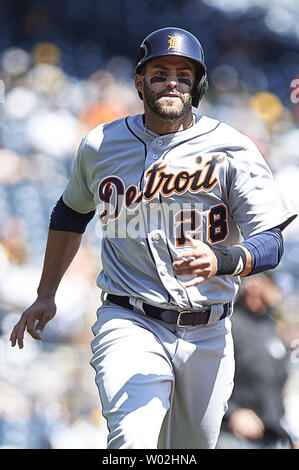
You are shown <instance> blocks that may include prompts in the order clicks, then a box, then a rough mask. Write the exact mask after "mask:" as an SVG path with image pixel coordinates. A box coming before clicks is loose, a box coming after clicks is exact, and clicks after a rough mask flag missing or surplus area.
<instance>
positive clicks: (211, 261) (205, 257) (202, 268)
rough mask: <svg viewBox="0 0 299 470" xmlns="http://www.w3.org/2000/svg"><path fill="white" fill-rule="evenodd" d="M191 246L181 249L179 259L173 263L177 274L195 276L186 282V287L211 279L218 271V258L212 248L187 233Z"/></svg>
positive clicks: (186, 236)
mask: <svg viewBox="0 0 299 470" xmlns="http://www.w3.org/2000/svg"><path fill="white" fill-rule="evenodd" d="M185 239H186V241H187V243H188V244H189V245H190V248H189V247H188V248H186V249H184V250H181V251H180V254H179V259H178V260H176V261H174V263H173V264H172V267H173V272H174V274H175V275H176V276H182V275H189V276H190V275H192V276H195V277H194V278H193V279H191V280H190V281H187V282H185V283H184V286H185V287H191V286H195V285H197V284H200V283H201V282H203V281H207V280H208V279H211V277H213V276H215V274H216V273H217V267H218V266H217V258H216V256H215V255H214V253H213V251H212V250H211V248H210V247H209V246H208V245H207V244H206V243H203V242H202V241H200V240H194V238H192V237H190V235H187V234H186V235H185Z"/></svg>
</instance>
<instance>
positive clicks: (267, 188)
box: [63, 115, 295, 310]
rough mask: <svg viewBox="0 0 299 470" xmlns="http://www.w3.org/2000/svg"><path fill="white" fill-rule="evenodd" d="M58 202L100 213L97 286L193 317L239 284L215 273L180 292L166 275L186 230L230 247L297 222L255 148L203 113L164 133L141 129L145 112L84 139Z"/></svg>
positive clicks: (229, 296)
mask: <svg viewBox="0 0 299 470" xmlns="http://www.w3.org/2000/svg"><path fill="white" fill-rule="evenodd" d="M63 200H64V202H65V204H67V205H68V206H69V207H70V208H72V209H74V210H75V211H78V212H80V213H87V212H89V211H91V210H93V209H94V208H97V213H98V215H99V217H100V220H101V221H102V223H103V235H104V236H103V240H102V246H101V250H102V253H101V259H102V271H101V273H100V274H99V276H98V279H97V285H98V286H99V288H100V289H102V290H103V291H104V292H107V293H112V294H116V295H126V296H130V297H132V298H136V299H141V300H143V301H145V302H147V303H150V304H152V305H158V306H160V307H166V306H167V307H168V308H169V305H173V308H177V307H179V308H182V309H183V308H191V309H195V310H196V309H200V308H202V307H203V306H206V305H213V304H225V303H227V302H230V301H231V300H232V299H233V297H234V296H235V294H236V292H237V290H238V285H239V282H240V280H239V278H238V277H233V276H215V277H213V278H212V279H210V280H207V281H205V282H202V283H201V284H199V285H197V286H193V287H188V288H185V287H184V286H183V283H182V281H185V280H186V279H187V278H186V276H184V277H177V276H175V275H174V273H173V270H172V263H173V261H174V260H175V259H177V256H178V253H179V251H180V250H181V249H182V247H185V245H184V243H185V239H184V233H186V232H188V233H190V234H192V235H193V236H194V237H197V238H199V239H201V240H202V241H204V242H205V243H207V244H209V245H210V246H223V247H229V246H232V245H234V244H237V243H238V242H240V241H241V240H242V239H247V238H248V237H250V236H252V235H254V234H257V233H259V232H261V231H263V230H266V229H270V228H273V227H275V226H277V225H279V224H282V223H287V222H290V221H291V220H292V219H293V218H294V217H295V214H294V212H293V211H292V209H291V208H289V207H288V205H287V204H286V202H285V201H284V199H283V197H282V195H281V194H280V192H279V188H278V187H277V186H276V185H275V183H274V181H273V177H272V174H271V171H270V169H269V168H268V166H267V164H266V162H265V160H264V158H263V157H262V155H261V154H260V152H259V151H258V149H257V148H256V146H255V145H254V143H253V142H252V141H251V140H250V139H249V138H248V137H247V136H245V135H243V134H242V133H240V132H238V131H237V130H235V129H233V128H232V127H230V126H228V125H226V124H224V123H222V122H219V121H217V120H214V119H211V118H208V117H205V116H201V117H199V118H198V120H197V122H196V124H194V125H193V126H192V127H190V128H188V129H186V130H184V131H180V132H176V133H171V134H165V135H158V134H155V133H154V132H151V131H149V130H148V129H146V128H145V127H144V124H143V117H142V115H135V116H130V117H128V118H123V119H119V120H117V121H114V122H112V123H109V124H104V125H100V126H98V127H96V128H95V129H93V130H92V131H91V132H89V133H88V134H87V135H86V136H85V138H84V139H83V140H82V142H81V145H80V148H79V150H78V154H77V158H76V160H75V162H74V166H73V170H72V173H71V177H70V180H69V183H68V185H67V188H66V190H65V192H64V194H63Z"/></svg>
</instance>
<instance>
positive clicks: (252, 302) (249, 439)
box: [217, 274, 299, 449]
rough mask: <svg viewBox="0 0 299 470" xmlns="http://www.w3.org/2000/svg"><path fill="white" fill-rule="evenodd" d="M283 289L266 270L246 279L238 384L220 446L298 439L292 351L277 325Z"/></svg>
mask: <svg viewBox="0 0 299 470" xmlns="http://www.w3.org/2000/svg"><path fill="white" fill-rule="evenodd" d="M280 302H281V293H280V290H279V289H278V287H277V286H276V284H275V283H274V282H273V280H272V279H271V277H270V276H269V275H266V274H261V275H258V276H252V277H249V278H247V279H245V280H244V283H243V286H242V289H241V291H240V296H239V300H238V302H237V305H236V306H235V311H234V314H233V316H232V331H233V338H234V343H235V361H236V370H235V385H234V389H233V393H232V396H231V398H230V400H229V402H228V410H227V412H226V414H225V417H224V420H223V424H222V431H221V434H220V437H219V441H218V445H217V447H218V448H221V449H232V448H233V449H265V448H266V449H285V448H290V447H291V446H294V447H295V446H297V445H298V444H299V435H298V436H293V435H292V433H291V431H290V429H288V425H287V423H286V419H285V409H284V394H283V393H284V386H285V384H286V381H287V377H288V360H289V357H288V354H287V350H286V348H285V346H284V344H283V342H282V341H281V339H280V337H279V335H278V333H277V327H276V320H275V312H276V309H277V307H278V306H279V304H280Z"/></svg>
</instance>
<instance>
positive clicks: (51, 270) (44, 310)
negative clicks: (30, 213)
mask: <svg viewBox="0 0 299 470" xmlns="http://www.w3.org/2000/svg"><path fill="white" fill-rule="evenodd" d="M81 238H82V233H78V232H70V231H61V230H49V233H48V240H47V246H46V252H45V257H44V265H43V270H42V275H41V280H40V283H39V286H38V289H37V299H36V300H35V302H34V303H33V304H32V305H31V306H30V307H29V308H28V309H27V310H25V311H24V312H23V313H22V315H21V318H20V320H19V321H18V322H17V323H16V325H15V326H14V328H13V330H12V333H11V336H10V341H11V346H15V345H16V344H18V346H19V348H20V349H22V348H23V345H24V333H25V331H26V330H27V331H28V333H29V334H30V335H31V336H32V338H34V339H37V340H41V333H42V331H43V330H44V328H45V326H46V324H47V323H48V322H49V321H50V320H51V319H52V318H53V317H54V316H55V314H56V304H55V294H56V291H57V288H58V286H59V284H60V281H61V279H62V277H63V275H64V274H65V272H66V271H67V269H68V267H69V266H70V264H71V262H72V261H73V259H74V257H75V255H76V253H77V251H78V249H79V246H80V243H81Z"/></svg>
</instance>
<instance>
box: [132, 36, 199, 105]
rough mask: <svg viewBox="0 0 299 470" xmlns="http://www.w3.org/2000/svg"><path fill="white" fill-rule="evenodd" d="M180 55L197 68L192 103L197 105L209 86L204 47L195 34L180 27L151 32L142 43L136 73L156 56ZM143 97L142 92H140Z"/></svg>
mask: <svg viewBox="0 0 299 470" xmlns="http://www.w3.org/2000/svg"><path fill="white" fill-rule="evenodd" d="M167 55H178V56H181V57H186V58H187V59H190V60H191V61H192V62H193V64H194V65H195V69H196V84H195V86H194V88H193V97H192V105H193V106H195V107H197V106H198V105H199V102H200V100H201V99H202V97H203V95H204V93H205V91H206V89H207V88H208V79H207V70H206V66H205V63H204V53H203V48H202V46H201V44H200V42H199V41H198V39H197V38H196V37H195V36H193V34H191V33H189V32H188V31H185V30H184V29H180V28H171V27H169V28H162V29H158V30H157V31H154V32H152V33H151V34H149V35H148V36H147V37H146V38H145V39H144V40H143V41H142V43H141V45H140V48H139V51H138V55H137V60H136V68H135V73H140V72H141V70H142V68H143V66H144V65H145V64H146V63H147V62H148V61H149V60H151V59H154V58H155V57H161V56H167ZM138 94H139V96H140V98H141V99H142V95H141V93H139V92H138Z"/></svg>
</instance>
